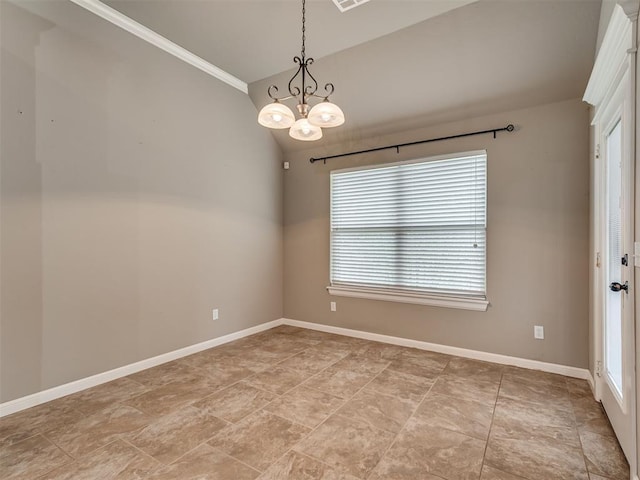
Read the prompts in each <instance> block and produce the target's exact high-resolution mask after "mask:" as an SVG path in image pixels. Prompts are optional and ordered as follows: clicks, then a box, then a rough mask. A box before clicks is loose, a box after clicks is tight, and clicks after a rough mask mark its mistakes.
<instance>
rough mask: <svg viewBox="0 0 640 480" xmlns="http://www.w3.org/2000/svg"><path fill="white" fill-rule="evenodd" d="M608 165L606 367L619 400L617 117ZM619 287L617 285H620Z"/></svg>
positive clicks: (619, 183) (619, 177)
mask: <svg viewBox="0 0 640 480" xmlns="http://www.w3.org/2000/svg"><path fill="white" fill-rule="evenodd" d="M606 169H607V207H606V209H607V227H608V232H607V254H606V256H607V260H608V261H607V262H606V269H607V272H606V275H607V282H606V284H607V285H609V286H610V288H609V289H608V291H607V298H606V314H605V324H604V357H605V362H604V367H605V368H604V370H605V373H606V375H607V379H608V380H609V382H610V383H611V384H612V387H613V389H614V390H615V393H617V396H618V397H619V400H620V402H622V401H623V388H622V302H623V295H625V291H624V290H622V287H623V284H622V277H623V272H622V257H623V255H624V253H623V250H622V242H623V231H622V204H623V201H622V123H621V122H620V121H618V123H617V124H616V125H615V127H614V128H613V129H612V130H611V132H610V133H609V135H607V137H606ZM616 284H617V285H620V287H621V288H620V289H617V288H618V287H617V285H616Z"/></svg>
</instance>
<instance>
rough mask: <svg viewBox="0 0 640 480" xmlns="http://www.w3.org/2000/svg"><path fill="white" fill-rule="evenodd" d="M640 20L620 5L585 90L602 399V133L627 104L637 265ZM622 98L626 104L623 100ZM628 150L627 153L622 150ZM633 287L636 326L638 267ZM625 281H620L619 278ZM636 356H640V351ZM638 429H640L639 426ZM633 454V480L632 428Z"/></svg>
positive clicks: (628, 208)
mask: <svg viewBox="0 0 640 480" xmlns="http://www.w3.org/2000/svg"><path fill="white" fill-rule="evenodd" d="M637 19H638V2H637V0H633V1H626V2H622V5H616V6H615V7H614V12H613V15H612V17H611V20H610V22H609V25H608V27H607V31H606V33H605V36H604V39H603V43H602V46H601V48H600V51H599V52H598V57H597V58H596V62H595V65H594V69H593V72H592V74H591V78H590V79H589V84H588V86H587V89H586V91H585V95H584V100H585V101H587V102H588V103H590V104H591V105H593V106H594V116H593V121H592V125H593V126H594V131H593V132H594V140H595V141H594V145H593V146H594V149H593V151H594V156H593V157H594V158H592V168H593V174H594V177H593V185H592V186H593V199H594V200H593V202H594V203H593V216H594V219H593V221H594V227H595V228H594V230H593V243H594V245H593V250H592V255H593V256H594V257H593V258H594V259H595V261H594V268H593V270H592V272H593V283H592V292H591V297H592V305H591V309H592V311H591V314H592V322H593V340H592V341H593V344H592V348H593V351H594V368H595V372H594V374H595V375H594V380H595V389H594V393H595V397H596V399H598V400H600V399H601V398H602V395H603V393H604V385H605V379H604V378H603V376H602V375H601V374H600V370H601V366H602V365H603V356H604V348H603V345H604V344H603V341H604V339H603V335H602V332H603V321H604V308H605V304H604V295H605V289H606V288H607V285H605V281H606V279H605V272H604V269H603V268H600V262H599V260H600V258H602V257H603V256H604V254H605V249H604V247H605V239H604V233H605V231H606V230H605V228H604V222H606V214H605V212H604V206H605V202H604V195H605V194H606V189H605V181H606V176H605V165H604V162H603V161H602V160H601V158H600V157H601V156H602V155H600V153H601V152H600V151H599V150H600V148H602V149H604V148H605V145H604V142H603V139H604V134H605V133H607V132H606V130H605V129H606V127H607V125H605V124H604V122H607V121H609V120H610V119H611V117H612V116H613V110H612V109H617V108H619V107H618V106H619V105H620V103H622V104H623V105H624V109H625V111H623V112H621V113H622V115H623V117H624V121H625V125H624V128H625V129H626V132H625V134H624V135H625V136H626V138H627V141H626V144H625V145H623V157H624V158H626V159H628V161H627V162H626V164H623V177H624V178H623V182H624V186H623V188H624V189H626V190H627V191H628V192H629V193H630V194H629V195H627V196H626V200H627V201H626V202H625V203H626V204H625V205H624V207H623V209H624V214H625V220H624V221H625V223H626V224H627V225H626V226H625V232H624V235H625V243H626V246H625V248H626V249H627V251H628V253H629V258H630V263H631V264H633V263H635V262H634V261H632V260H631V259H634V260H635V258H634V257H633V256H632V255H633V253H634V252H633V242H634V240H636V235H635V231H636V227H635V207H636V205H635V203H636V201H635V192H634V189H635V184H636V178H635V163H636V161H638V158H637V155H636V145H635V138H636V126H635V124H636V118H635V117H636V115H638V112H637V111H636V110H637V107H636V83H637V80H636V68H637V65H636V61H637V60H636V55H637V49H636V44H637V40H636V39H637ZM622 83H626V89H625V90H624V91H622V92H621V91H620V89H619V88H618V87H619V86H620V85H621V84H622ZM621 95H622V102H621V99H620V96H621ZM625 150H626V152H627V153H626V155H625V153H624V151H625ZM626 273H627V276H628V280H629V284H630V293H629V296H628V297H627V299H626V302H627V304H628V305H627V306H628V308H630V309H632V310H631V311H632V316H633V322H632V327H634V326H635V325H634V323H635V324H636V325H637V317H638V312H636V311H635V305H634V296H635V291H634V290H635V289H634V284H635V278H636V275H635V274H636V268H635V267H634V266H632V265H630V267H629V269H628V271H627V272H626ZM621 281H622V280H621ZM633 355H637V346H636V351H634V352H633ZM634 367H635V358H634V359H633V362H632V368H634ZM631 382H632V389H631V390H632V391H631V393H630V396H631V397H630V398H629V399H628V406H629V410H630V412H631V419H632V424H633V425H634V427H635V426H636V425H637V416H636V409H637V400H638V399H637V398H636V396H637V393H636V392H637V390H636V376H635V373H634V372H631ZM638 428H640V426H638ZM631 436H632V441H631V448H630V450H631V452H629V453H630V455H629V457H630V458H629V463H630V466H631V477H632V478H633V477H634V476H636V475H637V473H638V468H637V464H638V454H639V453H640V452H638V449H637V445H638V443H637V436H638V430H637V429H636V428H632V432H631Z"/></svg>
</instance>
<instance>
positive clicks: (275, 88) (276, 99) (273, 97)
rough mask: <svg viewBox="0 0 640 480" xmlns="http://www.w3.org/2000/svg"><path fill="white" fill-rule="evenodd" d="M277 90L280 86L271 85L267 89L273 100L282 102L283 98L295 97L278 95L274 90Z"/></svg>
mask: <svg viewBox="0 0 640 480" xmlns="http://www.w3.org/2000/svg"><path fill="white" fill-rule="evenodd" d="M272 90H273V92H277V91H278V87H277V86H275V85H270V86H269V89H268V90H267V94H268V95H269V98H271V100H274V101H276V102H280V101H282V100H289V99H290V98H293V97H294V96H293V95H286V96H284V97H277V96H276V95H275V94H274V93H273V92H272Z"/></svg>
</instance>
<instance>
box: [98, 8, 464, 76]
mask: <svg viewBox="0 0 640 480" xmlns="http://www.w3.org/2000/svg"><path fill="white" fill-rule="evenodd" d="M103 1H104V3H106V4H108V5H109V6H111V7H113V8H115V9H116V10H118V11H120V12H121V13H124V14H125V15H127V16H128V17H131V18H133V19H134V20H136V21H137V22H139V23H142V24H143V25H145V26H146V27H148V28H150V29H152V30H154V31H155V32H157V33H159V34H161V35H162V36H164V37H166V38H168V39H170V40H172V41H173V42H175V43H177V44H178V45H180V46H181V47H184V48H186V49H187V50H190V51H191V52H193V53H195V54H196V55H198V56H200V57H202V58H204V59H205V60H207V61H209V62H210V63H212V64H214V65H216V66H218V67H220V68H222V69H223V70H225V71H227V72H229V73H230V74H232V75H234V76H236V77H238V78H239V79H241V80H243V81H244V82H247V83H251V82H254V81H256V80H260V79H262V78H265V77H268V76H270V75H274V74H276V73H279V72H282V71H283V70H287V69H289V68H291V67H292V66H293V61H292V59H293V57H294V56H295V55H299V54H300V47H301V41H302V40H301V35H302V33H301V15H302V11H301V2H300V0H103ZM474 1H476V0H373V1H370V2H368V3H365V4H363V5H361V6H359V7H356V8H354V9H352V10H349V11H347V12H345V13H340V11H339V10H338V8H337V7H336V6H335V5H334V4H333V2H332V1H331V0H307V6H306V10H307V15H306V16H307V21H306V25H307V32H306V37H307V39H306V45H307V53H308V56H312V57H314V58H315V59H318V58H321V57H325V56H327V55H331V54H333V53H336V52H339V51H341V50H344V49H346V48H350V47H353V46H355V45H358V44H361V43H364V42H367V41H369V40H372V39H374V38H378V37H381V36H383V35H387V34H389V33H392V32H395V31H397V30H400V29H403V28H405V27H408V26H410V25H413V24H416V23H418V22H421V21H424V20H426V19H428V18H431V17H434V16H437V15H440V14H442V13H444V12H447V11H449V10H452V9H454V8H457V7H460V6H462V5H466V4H469V3H472V2H474Z"/></svg>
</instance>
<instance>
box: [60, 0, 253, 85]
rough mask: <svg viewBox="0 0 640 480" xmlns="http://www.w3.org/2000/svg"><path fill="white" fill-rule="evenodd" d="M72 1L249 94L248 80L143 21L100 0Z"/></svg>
mask: <svg viewBox="0 0 640 480" xmlns="http://www.w3.org/2000/svg"><path fill="white" fill-rule="evenodd" d="M70 1H71V2H73V3H75V4H76V5H79V6H80V7H82V8H84V9H86V10H88V11H90V12H91V13H93V14H95V15H97V16H99V17H100V18H103V19H104V20H106V21H107V22H110V23H112V24H113V25H115V26H117V27H120V28H122V29H123V30H126V31H127V32H129V33H131V34H133V35H135V36H136V37H138V38H140V39H142V40H144V41H145V42H148V43H150V44H151V45H153V46H155V47H158V48H159V49H161V50H164V51H165V52H167V53H169V54H170V55H173V56H174V57H176V58H178V59H180V60H182V61H183V62H186V63H188V64H189V65H191V66H194V67H196V68H197V69H199V70H202V71H203V72H205V73H207V74H208V75H211V76H212V77H214V78H217V79H218V80H220V81H222V82H224V83H226V84H227V85H231V86H232V87H234V88H237V89H238V90H240V91H241V92H243V93H245V94H248V93H249V89H248V88H247V84H246V82H243V81H242V80H240V79H239V78H237V77H234V76H233V75H231V74H230V73H228V72H226V71H224V70H222V69H221V68H220V67H216V66H215V65H213V64H212V63H209V62H207V61H206V60H205V59H203V58H201V57H199V56H197V55H196V54H194V53H192V52H190V51H189V50H187V49H186V48H183V47H181V46H180V45H178V44H176V43H173V42H172V41H171V40H169V39H168V38H165V37H163V36H162V35H160V34H159V33H156V32H154V31H153V30H151V29H150V28H147V27H145V26H144V25H142V24H141V23H138V22H136V21H135V20H133V19H132V18H129V17H127V16H126V15H124V14H122V13H120V12H119V11H117V10H115V9H114V8H111V7H110V6H108V5H106V4H104V3H102V2H101V1H99V0H70Z"/></svg>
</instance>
